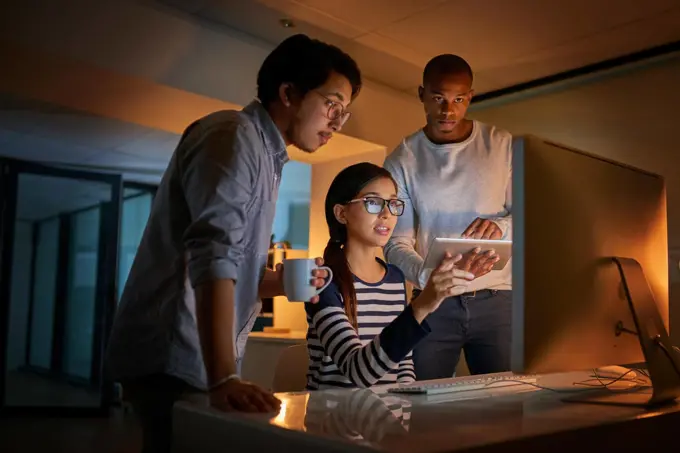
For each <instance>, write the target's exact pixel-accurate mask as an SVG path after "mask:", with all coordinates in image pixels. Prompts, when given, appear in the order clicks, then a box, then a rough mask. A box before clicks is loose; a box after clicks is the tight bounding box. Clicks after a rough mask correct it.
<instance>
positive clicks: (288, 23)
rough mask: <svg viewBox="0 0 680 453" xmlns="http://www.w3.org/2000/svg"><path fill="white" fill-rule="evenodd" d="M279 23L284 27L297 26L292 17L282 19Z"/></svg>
mask: <svg viewBox="0 0 680 453" xmlns="http://www.w3.org/2000/svg"><path fill="white" fill-rule="evenodd" d="M279 23H280V24H281V26H282V27H283V28H295V24H294V23H293V21H292V20H290V19H280V20H279Z"/></svg>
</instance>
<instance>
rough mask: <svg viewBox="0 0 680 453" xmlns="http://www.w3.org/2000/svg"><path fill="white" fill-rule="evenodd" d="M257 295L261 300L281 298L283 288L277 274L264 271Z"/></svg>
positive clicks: (269, 270) (271, 271)
mask: <svg viewBox="0 0 680 453" xmlns="http://www.w3.org/2000/svg"><path fill="white" fill-rule="evenodd" d="M309 278H310V280H311V278H312V277H311V276H310V277H309ZM259 295H260V298H261V299H269V298H272V297H278V296H283V286H282V285H281V281H280V279H279V273H278V272H276V271H273V270H271V269H265V271H264V277H262V281H261V282H260V291H259Z"/></svg>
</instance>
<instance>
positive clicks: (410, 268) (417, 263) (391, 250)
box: [384, 156, 429, 289]
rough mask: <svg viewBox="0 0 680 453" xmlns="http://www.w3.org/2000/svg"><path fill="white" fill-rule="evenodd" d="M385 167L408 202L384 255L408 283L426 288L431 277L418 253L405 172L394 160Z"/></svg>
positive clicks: (412, 208) (414, 222) (414, 217)
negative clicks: (424, 270) (423, 269)
mask: <svg viewBox="0 0 680 453" xmlns="http://www.w3.org/2000/svg"><path fill="white" fill-rule="evenodd" d="M384 167H385V169H386V170H387V171H389V172H390V174H391V175H392V178H393V179H394V181H395V182H396V183H397V196H398V197H399V198H400V199H402V200H404V201H405V202H406V206H405V207H404V213H403V214H402V215H401V217H399V221H398V222H397V224H396V225H395V228H394V231H393V232H392V237H391V238H390V240H389V241H388V242H387V245H385V249H384V253H385V258H386V259H387V262H389V263H390V264H394V265H395V266H397V267H398V268H399V269H401V271H402V272H403V273H404V276H405V277H406V279H407V280H408V281H410V282H411V283H413V284H414V285H415V286H416V287H418V288H421V289H422V288H424V287H425V284H426V283H427V280H428V278H429V275H424V274H423V273H422V272H421V271H422V268H423V263H424V259H423V257H422V256H420V255H419V254H418V252H416V249H415V244H416V211H415V209H414V207H413V203H412V201H411V196H410V194H409V191H408V187H407V185H406V181H405V177H404V171H403V168H402V167H401V165H400V163H399V162H398V161H397V160H395V159H394V158H390V157H389V156H388V158H387V159H386V160H385V163H384Z"/></svg>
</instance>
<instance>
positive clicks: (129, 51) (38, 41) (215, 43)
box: [0, 0, 422, 148]
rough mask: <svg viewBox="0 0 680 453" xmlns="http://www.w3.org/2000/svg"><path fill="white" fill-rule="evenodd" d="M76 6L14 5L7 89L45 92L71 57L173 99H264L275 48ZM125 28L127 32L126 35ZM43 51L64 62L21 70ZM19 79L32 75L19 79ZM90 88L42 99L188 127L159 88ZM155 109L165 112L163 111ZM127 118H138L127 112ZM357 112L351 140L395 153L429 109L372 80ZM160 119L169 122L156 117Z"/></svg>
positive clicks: (151, 12) (157, 16)
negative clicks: (74, 99)
mask: <svg viewBox="0 0 680 453" xmlns="http://www.w3.org/2000/svg"><path fill="white" fill-rule="evenodd" d="M70 5H71V6H70V7H69V8H63V7H60V6H59V5H58V4H57V3H50V2H45V1H44V0H26V1H25V2H15V3H13V4H11V5H9V6H8V7H7V11H3V14H2V15H0V54H2V55H3V57H4V59H6V60H7V61H14V62H16V64H14V65H11V68H8V69H11V73H10V74H7V75H6V74H4V72H5V71H3V73H0V80H2V81H3V83H2V85H3V89H4V90H6V91H17V90H22V91H24V92H27V90H28V88H27V86H28V85H31V90H37V89H38V88H36V87H38V86H40V83H39V82H42V79H41V78H40V77H42V78H44V74H45V68H46V67H47V66H55V65H56V66H59V64H58V59H59V58H61V57H66V58H68V59H70V61H69V65H74V64H75V63H76V62H80V63H82V64H84V65H90V66H94V67H96V68H98V69H99V71H98V75H97V77H102V78H105V79H106V80H108V79H109V78H111V77H112V76H113V75H115V74H116V73H117V74H120V75H122V76H126V77H128V78H132V79H134V80H135V81H137V82H139V84H141V85H144V84H146V85H150V84H155V85H162V86H163V87H164V88H165V90H164V91H166V92H170V94H172V91H173V90H175V91H176V90H181V91H185V92H189V93H194V94H196V95H200V97H204V99H203V101H204V102H210V101H212V102H213V103H219V102H217V100H221V101H226V102H229V103H233V104H237V105H245V104H246V103H248V102H249V101H251V100H252V99H253V97H254V96H255V81H256V74H257V71H258V70H259V67H260V65H261V63H262V61H263V60H264V58H265V57H266V56H267V54H268V53H269V52H270V51H271V50H272V49H273V46H272V45H271V44H269V43H266V42H264V41H262V40H260V39H257V38H254V37H252V36H249V35H245V34H243V33H240V32H237V31H235V30H231V29H229V28H227V27H216V26H213V25H211V24H207V23H204V22H199V21H197V20H196V19H195V18H192V17H191V16H189V15H187V14H183V13H180V12H178V11H176V10H174V9H170V8H166V7H163V6H162V5H160V4H154V3H153V2H120V1H115V0H102V1H98V2H91V1H87V0H71V1H70ZM122 29H124V30H125V33H122V34H121V33H119V32H120V30H122ZM42 53H45V54H48V55H49V56H50V57H51V58H54V60H55V61H53V62H50V63H49V64H41V65H40V67H41V68H42V70H41V71H39V72H36V71H35V70H34V71H23V72H22V71H21V68H22V67H23V66H26V65H28V66H27V67H31V64H33V61H32V60H33V59H34V58H35V57H36V56H37V55H38V54H41V55H40V56H39V59H40V60H43V59H44V58H45V57H44V56H43V55H42ZM55 62H56V63H55ZM234 62H238V64H234ZM50 72H52V71H50ZM19 73H21V74H23V77H19V76H18V74H19ZM13 75H15V76H17V77H13ZM22 78H23V79H24V80H21V79H22ZM38 79H40V80H38ZM31 81H33V82H34V83H33V84H31V83H30V82H31ZM10 82H11V83H10ZM53 82H54V81H53ZM91 82H92V81H91V80H86V79H83V78H82V76H78V77H71V78H69V77H67V76H63V77H60V78H59V79H58V80H56V83H51V84H49V86H48V85H45V84H42V85H44V86H42V88H40V90H39V91H40V96H50V97H52V98H53V99H56V98H57V97H59V98H60V99H62V98H63V96H61V95H58V93H55V91H59V90H61V91H70V90H72V89H73V87H74V86H77V87H78V89H81V87H85V88H86V96H81V97H83V98H84V99H83V100H82V101H80V102H83V103H84V102H86V101H87V99H88V98H98V100H99V101H100V102H97V103H95V104H98V105H102V104H109V105H113V106H115V107H116V109H113V110H115V111H110V112H109V114H106V113H103V112H101V111H99V112H97V113H98V114H101V115H104V116H112V117H114V118H119V119H124V120H126V121H131V120H130V119H129V118H132V117H133V116H134V117H136V118H138V121H140V122H141V123H140V124H145V125H148V126H150V127H159V128H161V129H163V127H162V126H161V124H160V123H164V124H165V123H173V124H174V123H177V124H178V125H177V126H176V127H173V130H176V129H178V128H180V127H183V126H185V125H186V124H188V122H187V121H186V120H185V117H186V116H187V114H185V113H183V111H185V110H186V108H185V106H184V105H183V104H182V103H176V102H175V103H172V104H171V103H169V102H167V101H164V99H163V97H162V96H159V95H158V94H150V93H152V90H150V89H148V87H147V89H135V90H123V91H121V90H117V91H116V92H109V91H107V90H99V91H97V90H96V89H95V87H96V84H95V83H91ZM111 84H112V85H113V86H117V84H116V83H113V82H111ZM118 85H120V84H118ZM141 85H140V86H141ZM56 88H59V90H56ZM33 93H37V91H33ZM193 101H195V102H192V103H191V104H190V105H189V107H190V108H192V109H193V110H192V112H194V111H199V110H201V111H202V110H203V109H202V108H198V107H196V106H195V104H196V103H198V101H199V99H193ZM90 104H92V102H90ZM152 104H162V105H163V106H164V108H159V107H158V106H154V105H152ZM123 110H130V111H132V112H133V113H134V114H133V113H130V114H123V112H122V111H123ZM352 111H353V118H352V121H351V122H350V123H348V125H347V127H346V128H345V130H344V131H343V132H346V133H347V134H349V135H351V136H354V137H358V138H361V139H363V140H366V141H369V142H372V143H377V144H380V145H384V146H387V147H388V148H393V147H394V146H395V145H396V144H397V143H398V142H399V140H401V138H402V136H403V135H405V134H407V133H409V132H411V131H413V130H415V129H417V128H418V126H419V125H420V123H421V122H422V109H421V106H420V104H419V102H418V100H417V99H416V98H415V96H413V97H410V96H407V95H404V94H403V93H400V92H397V91H395V90H392V89H390V88H388V87H385V86H383V85H379V84H376V83H373V82H371V81H365V83H364V86H363V87H362V92H361V95H360V96H359V98H358V99H357V101H356V103H355V104H354V105H353V106H352ZM189 115H193V113H190V114H189ZM154 116H159V117H160V118H161V119H163V118H165V119H167V121H166V122H163V121H160V120H157V119H154V118H153V117H154ZM196 117H197V115H196V116H193V118H196ZM175 118H183V119H175ZM133 122H134V121H133ZM150 122H153V123H154V125H151V124H149V123H150ZM179 132H181V129H180V130H179Z"/></svg>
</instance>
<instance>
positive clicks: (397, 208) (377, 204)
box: [347, 197, 406, 216]
mask: <svg viewBox="0 0 680 453" xmlns="http://www.w3.org/2000/svg"><path fill="white" fill-rule="evenodd" d="M359 202H362V203H363V204H364V208H366V212H368V213H369V214H380V213H381V212H383V209H385V205H387V209H389V211H390V214H392V215H394V216H400V215H402V214H403V213H404V206H406V203H405V202H404V200H399V199H397V198H392V199H390V200H385V199H384V198H381V197H363V198H357V199H355V200H350V201H348V202H347V204H350V203H359Z"/></svg>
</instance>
